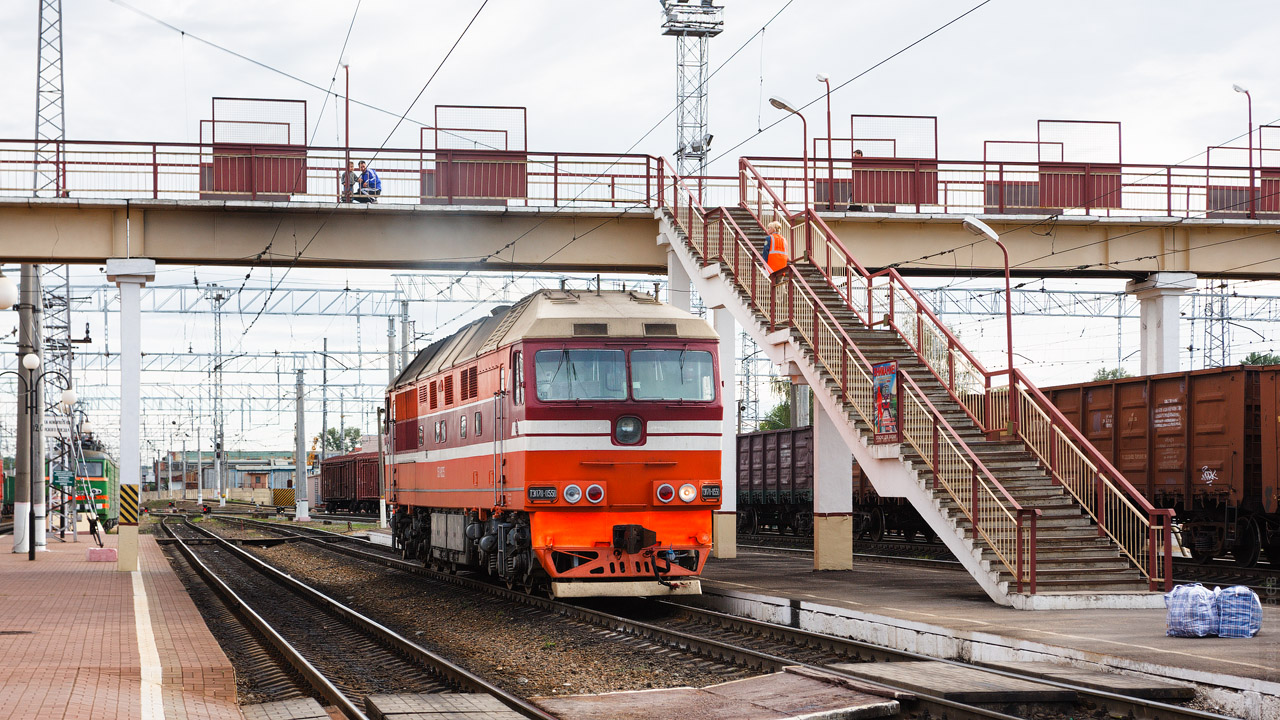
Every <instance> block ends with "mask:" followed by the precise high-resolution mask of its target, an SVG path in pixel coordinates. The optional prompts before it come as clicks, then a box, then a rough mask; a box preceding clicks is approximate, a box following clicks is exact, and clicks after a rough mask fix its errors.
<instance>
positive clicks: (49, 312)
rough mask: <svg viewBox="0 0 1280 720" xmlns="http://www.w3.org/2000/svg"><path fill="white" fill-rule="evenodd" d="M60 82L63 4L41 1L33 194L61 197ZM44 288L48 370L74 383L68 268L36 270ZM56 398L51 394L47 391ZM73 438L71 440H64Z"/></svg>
mask: <svg viewBox="0 0 1280 720" xmlns="http://www.w3.org/2000/svg"><path fill="white" fill-rule="evenodd" d="M62 90H63V82H62V0H41V1H40V18H39V37H38V38H37V41H36V135H35V137H36V145H35V163H34V165H33V167H34V168H35V170H34V172H33V177H32V187H31V189H32V195H34V196H35V197H40V196H42V195H43V196H45V197H55V196H59V195H61V194H62V193H61V190H62V182H61V177H60V174H61V170H60V164H59V162H58V160H59V159H60V158H59V144H60V143H61V142H62V140H63V139H65V138H66V124H65V115H64V104H63V96H62ZM37 267H39V272H40V275H41V277H40V284H41V287H42V288H43V289H44V292H43V296H42V300H43V303H44V322H45V326H44V352H43V353H42V355H43V359H44V364H45V367H46V368H47V369H49V370H56V371H58V372H60V373H62V374H63V375H64V376H65V377H66V378H67V379H68V380H70V379H71V359H72V353H71V273H70V268H69V266H67V265H44V266H37ZM45 378H46V379H45V382H46V384H47V385H48V387H47V388H46V397H56V396H57V393H58V389H57V384H58V382H59V381H58V380H57V376H56V375H54V374H53V373H49V374H47V375H45ZM50 392H52V393H53V394H52V395H50V394H49V393H50ZM64 439H65V440H69V438H64ZM57 448H58V449H57V450H56V451H55V457H53V458H51V459H52V461H53V462H54V464H55V465H57V466H60V467H69V465H67V464H65V463H66V462H67V461H68V460H69V457H68V452H69V450H70V445H69V443H65V442H60V443H58V445H57Z"/></svg>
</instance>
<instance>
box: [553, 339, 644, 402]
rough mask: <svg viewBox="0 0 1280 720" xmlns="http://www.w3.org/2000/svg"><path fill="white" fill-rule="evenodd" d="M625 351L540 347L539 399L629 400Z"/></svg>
mask: <svg viewBox="0 0 1280 720" xmlns="http://www.w3.org/2000/svg"><path fill="white" fill-rule="evenodd" d="M625 364H626V360H625V358H624V357H623V354H622V351H621V350H568V349H564V350H539V351H538V352H537V353H535V354H534V356H533V365H534V376H535V377H536V378H538V399H539V400H626V399H627V385H626V382H627V371H626V366H625Z"/></svg>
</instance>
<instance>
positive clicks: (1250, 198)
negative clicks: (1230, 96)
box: [1231, 85, 1258, 218]
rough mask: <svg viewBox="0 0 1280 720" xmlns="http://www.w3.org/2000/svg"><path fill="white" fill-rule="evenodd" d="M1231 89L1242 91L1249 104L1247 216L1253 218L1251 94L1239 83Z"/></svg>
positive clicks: (1255, 213) (1254, 210) (1256, 213)
mask: <svg viewBox="0 0 1280 720" xmlns="http://www.w3.org/2000/svg"><path fill="white" fill-rule="evenodd" d="M1231 89H1232V90H1235V91H1236V92H1238V93H1244V98H1245V100H1246V101H1247V102H1248V104H1249V217H1251V218H1254V217H1257V216H1258V209H1257V207H1255V205H1254V203H1255V202H1256V200H1255V199H1254V192H1253V96H1252V95H1250V94H1249V91H1248V90H1245V89H1244V88H1242V87H1240V86H1239V85H1232V86H1231Z"/></svg>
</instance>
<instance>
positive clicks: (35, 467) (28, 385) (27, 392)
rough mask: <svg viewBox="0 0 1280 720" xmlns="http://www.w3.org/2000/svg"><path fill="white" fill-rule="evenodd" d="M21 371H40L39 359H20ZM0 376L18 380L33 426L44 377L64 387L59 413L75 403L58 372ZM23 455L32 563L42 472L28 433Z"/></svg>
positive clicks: (31, 356)
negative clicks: (51, 377)
mask: <svg viewBox="0 0 1280 720" xmlns="http://www.w3.org/2000/svg"><path fill="white" fill-rule="evenodd" d="M22 367H24V368H26V369H27V370H30V371H34V370H35V369H36V368H38V367H40V356H39V355H36V354H35V353H27V354H26V355H23V356H22ZM0 375H13V376H14V377H16V378H18V383H19V384H20V385H21V386H22V388H21V391H22V396H23V399H24V401H25V402H26V408H27V421H28V422H29V423H31V424H32V425H33V426H34V424H35V423H36V422H39V421H40V419H43V416H44V409H43V408H37V407H36V388H38V387H39V386H40V383H41V382H42V381H43V380H44V378H45V376H46V375H54V376H57V377H60V378H62V381H63V382H65V383H66V384H67V388H66V389H65V390H63V391H62V397H61V398H59V400H60V402H59V403H58V405H59V406H60V407H61V408H62V409H63V411H64V412H69V411H70V409H71V406H72V405H75V403H76V399H77V398H76V391H75V390H73V389H72V388H71V380H70V379H69V378H68V377H67V376H66V375H63V374H62V373H61V372H58V371H57V370H45V371H44V372H42V373H40V374H39V375H37V376H35V377H33V378H32V379H31V380H30V381H28V380H27V379H26V378H24V377H23V376H22V373H19V372H17V371H16V370H5V371H4V372H0ZM37 410H39V411H40V419H37V416H36V411H37ZM27 453H28V454H29V456H30V457H29V458H28V460H27V468H28V472H29V473H30V475H29V476H28V481H29V482H30V483H31V504H30V505H29V506H28V509H27V559H28V560H35V559H36V486H37V485H38V484H39V483H38V482H37V480H36V478H37V477H39V476H38V475H37V473H40V472H43V471H44V469H43V468H41V467H40V459H39V458H40V445H39V444H38V443H37V442H36V438H35V434H34V433H32V435H31V441H30V442H28V443H27ZM16 534H17V533H16V531H15V537H16ZM15 542H16V540H15Z"/></svg>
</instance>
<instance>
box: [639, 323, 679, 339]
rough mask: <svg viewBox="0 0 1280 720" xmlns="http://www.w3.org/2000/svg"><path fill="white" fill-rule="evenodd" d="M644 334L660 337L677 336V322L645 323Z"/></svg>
mask: <svg viewBox="0 0 1280 720" xmlns="http://www.w3.org/2000/svg"><path fill="white" fill-rule="evenodd" d="M644 334H645V335H656V336H658V337H675V336H676V324H675V323H645V324H644Z"/></svg>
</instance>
